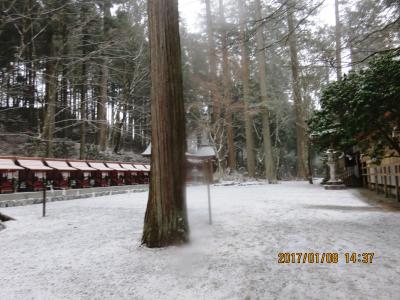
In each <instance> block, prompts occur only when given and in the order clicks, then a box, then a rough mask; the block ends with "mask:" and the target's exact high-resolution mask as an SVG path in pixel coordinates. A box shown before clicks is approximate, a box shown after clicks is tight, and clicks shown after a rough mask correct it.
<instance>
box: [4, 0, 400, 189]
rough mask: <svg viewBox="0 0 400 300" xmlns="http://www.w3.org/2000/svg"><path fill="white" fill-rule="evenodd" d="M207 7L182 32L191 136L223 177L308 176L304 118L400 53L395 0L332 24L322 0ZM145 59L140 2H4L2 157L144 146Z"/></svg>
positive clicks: (361, 2)
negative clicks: (385, 56) (351, 79)
mask: <svg viewBox="0 0 400 300" xmlns="http://www.w3.org/2000/svg"><path fill="white" fill-rule="evenodd" d="M182 1H183V0H182ZM193 1H194V0H193ZM198 1H201V3H202V4H203V6H202V7H203V11H201V12H199V16H200V17H199V18H200V19H201V22H200V23H201V25H200V26H201V28H200V29H199V30H198V31H196V32H195V33H193V32H190V31H189V30H188V29H187V27H186V25H185V22H183V21H182V22H181V24H180V31H181V34H180V37H181V47H182V56H181V59H182V73H183V87H184V99H185V113H186V125H187V126H186V133H187V137H188V138H189V139H191V140H196V139H200V136H201V135H202V133H203V132H207V133H209V135H210V140H211V141H212V143H213V145H214V146H215V149H216V153H217V164H218V166H219V171H220V174H221V175H226V174H230V173H234V172H235V171H238V172H241V173H244V174H248V175H249V176H250V177H255V176H257V177H263V178H266V179H268V180H269V182H275V181H276V180H277V179H282V178H300V179H306V178H309V177H310V172H311V170H310V167H309V166H310V160H312V158H313V157H315V151H314V149H313V147H312V146H311V144H310V141H309V136H308V128H307V119H308V118H309V117H310V115H311V113H312V112H313V111H314V110H316V109H319V107H320V105H319V98H320V96H321V93H322V90H323V89H324V87H325V86H326V85H327V84H328V83H330V82H332V81H335V80H341V79H342V77H343V73H347V72H349V71H350V70H355V71H357V70H360V69H362V68H363V67H365V66H367V65H368V62H369V61H370V60H372V59H373V58H374V56H375V55H376V54H380V53H386V52H388V51H389V50H391V49H396V48H397V49H398V47H399V39H400V36H399V32H400V21H399V14H400V13H399V11H400V2H399V1H396V0H380V1H376V0H353V1H340V0H335V1H334V2H333V1H332V12H333V13H334V12H335V11H336V25H332V26H330V25H327V24H326V23H323V22H321V21H320V19H318V18H317V16H318V15H319V13H320V9H321V7H322V5H323V4H324V1H323V0H248V1H241V0H218V1H217V0H198ZM149 56H150V51H149V39H148V24H147V1H145V0H62V1H61V0H44V1H38V0H26V1H20V0H0V142H1V143H2V144H3V145H7V147H5V149H4V147H3V148H1V147H0V148H1V149H0V150H1V154H20V155H21V154H26V155H38V156H50V157H66V156H76V157H80V158H82V159H83V158H96V157H97V156H103V157H107V158H112V156H113V153H116V154H118V153H126V154H127V155H129V153H139V152H140V151H142V150H144V149H145V148H146V146H147V145H148V143H149V142H150V136H151V132H150V61H149ZM171 67H172V68H173V67H174V66H171ZM16 141H18V142H19V143H20V144H21V145H23V147H22V148H18V147H14V146H13V142H14V143H16ZM10 149H11V150H10ZM17 150H18V151H23V150H24V151H26V153H15V151H17Z"/></svg>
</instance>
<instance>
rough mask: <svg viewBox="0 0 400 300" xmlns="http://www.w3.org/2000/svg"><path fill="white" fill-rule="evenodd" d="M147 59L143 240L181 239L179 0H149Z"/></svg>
mask: <svg viewBox="0 0 400 300" xmlns="http://www.w3.org/2000/svg"><path fill="white" fill-rule="evenodd" d="M148 10H149V41H150V60H151V81H152V86H151V97H152V99H151V125H152V139H151V142H152V151H151V182H150V192H149V200H148V203H147V210H146V216H145V220H144V228H143V237H142V242H143V244H145V245H146V246H148V247H164V246H168V245H173V244H181V243H185V242H187V241H188V239H189V224H188V220H187V212H186V199H185V178H186V172H185V165H186V163H185V162H186V159H185V151H186V142H185V140H186V135H185V112H184V101H183V84H182V67H181V47H180V37H179V15H178V2H177V0H149V1H148Z"/></svg>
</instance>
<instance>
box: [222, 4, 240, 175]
mask: <svg viewBox="0 0 400 300" xmlns="http://www.w3.org/2000/svg"><path fill="white" fill-rule="evenodd" d="M219 14H220V22H221V26H222V30H221V39H222V61H223V63H222V73H223V90H224V98H223V99H224V100H223V104H224V105H223V107H224V111H225V124H226V146H227V150H228V167H229V168H230V169H231V170H235V169H236V151H235V143H234V140H233V139H234V133H233V124H232V119H233V118H232V110H231V108H230V106H231V104H232V95H231V75H230V68H229V58H228V35H227V32H226V22H225V16H224V1H223V0H219Z"/></svg>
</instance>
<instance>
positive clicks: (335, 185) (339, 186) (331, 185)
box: [324, 180, 347, 190]
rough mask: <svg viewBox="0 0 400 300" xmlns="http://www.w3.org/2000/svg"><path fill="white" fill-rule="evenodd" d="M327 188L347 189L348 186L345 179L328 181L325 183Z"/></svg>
mask: <svg viewBox="0 0 400 300" xmlns="http://www.w3.org/2000/svg"><path fill="white" fill-rule="evenodd" d="M324 188H325V189H326V190H345V189H346V188H347V187H346V185H345V184H344V183H343V181H341V180H340V181H328V182H327V183H325V184H324Z"/></svg>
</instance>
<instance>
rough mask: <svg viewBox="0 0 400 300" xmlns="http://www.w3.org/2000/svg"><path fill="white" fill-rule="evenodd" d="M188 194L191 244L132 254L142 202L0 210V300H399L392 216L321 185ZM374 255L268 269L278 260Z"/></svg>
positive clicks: (111, 200) (397, 225)
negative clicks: (1, 226)
mask: <svg viewBox="0 0 400 300" xmlns="http://www.w3.org/2000/svg"><path fill="white" fill-rule="evenodd" d="M211 193H212V198H213V199H212V205H213V221H214V224H213V225H212V226H209V225H208V223H207V222H208V215H207V213H208V211H207V200H206V198H205V197H206V195H207V194H206V189H205V187H201V186H197V187H190V188H189V189H188V210H189V219H190V225H191V240H192V241H191V244H190V245H188V246H184V247H170V248H167V249H147V248H144V247H140V243H139V241H140V237H141V232H142V224H143V216H144V212H145V207H146V201H147V193H140V194H137V193H135V194H125V195H117V196H108V197H102V198H91V199H80V200H72V201H66V202H53V203H49V204H48V210H47V211H48V217H46V218H41V217H40V215H41V206H40V205H33V206H25V207H13V208H4V209H2V212H3V213H5V214H8V215H10V216H13V217H15V218H17V219H18V221H16V222H7V229H6V230H4V231H2V232H0V299H52V300H53V299H74V300H75V299H185V300H186V299H399V295H400V285H399V284H398V280H399V279H400V264H399V256H398V249H399V241H400V239H399V238H400V213H399V212H398V211H390V210H386V209H383V208H380V207H374V206H371V205H369V204H366V203H365V202H363V201H361V200H360V199H358V198H357V196H356V194H355V193H354V192H352V191H349V190H344V191H325V190H323V189H322V188H321V187H320V186H319V185H313V186H312V185H309V184H307V183H303V182H285V183H282V184H278V185H249V186H216V187H212V190H211ZM285 251H289V252H340V253H344V252H347V251H348V252H352V251H359V252H375V257H374V262H373V263H372V264H366V265H360V264H345V263H344V262H343V260H344V258H343V255H341V256H340V258H341V261H340V263H339V264H278V263H277V254H278V253H279V252H285Z"/></svg>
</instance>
